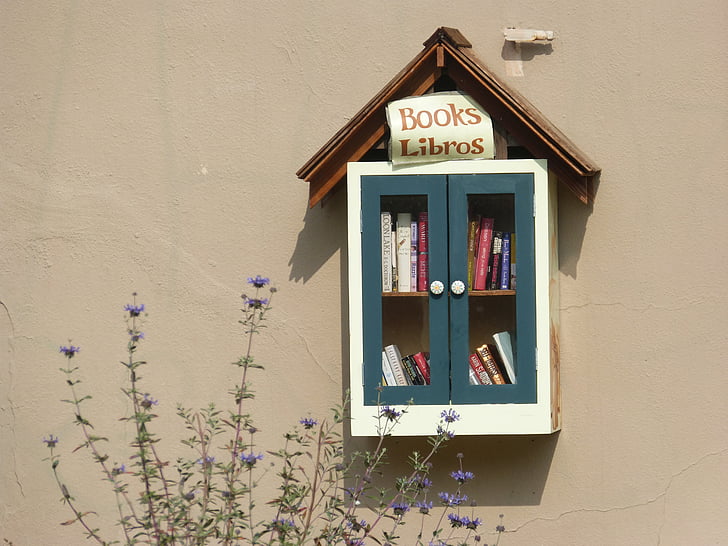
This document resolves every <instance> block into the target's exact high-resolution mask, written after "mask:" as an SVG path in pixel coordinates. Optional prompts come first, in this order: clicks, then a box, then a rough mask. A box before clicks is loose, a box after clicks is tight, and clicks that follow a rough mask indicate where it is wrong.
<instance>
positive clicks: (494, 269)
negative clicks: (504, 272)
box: [486, 231, 503, 290]
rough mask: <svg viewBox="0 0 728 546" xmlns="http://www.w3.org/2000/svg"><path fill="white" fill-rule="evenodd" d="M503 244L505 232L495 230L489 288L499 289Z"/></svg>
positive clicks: (487, 286) (487, 284)
mask: <svg viewBox="0 0 728 546" xmlns="http://www.w3.org/2000/svg"><path fill="white" fill-rule="evenodd" d="M502 245H503V233H501V232H500V231H494V232H493V250H492V252H491V259H490V270H489V271H488V281H487V282H486V289H487V290H497V289H498V284H499V282H498V279H499V271H500V265H501V250H502Z"/></svg>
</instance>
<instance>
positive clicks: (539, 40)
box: [503, 28, 554, 44]
mask: <svg viewBox="0 0 728 546" xmlns="http://www.w3.org/2000/svg"><path fill="white" fill-rule="evenodd" d="M503 35H504V36H505V37H506V41H507V42H515V43H517V44H524V43H532V44H547V43H548V42H550V41H552V40H553V39H554V32H553V31H552V30H535V29H532V28H506V29H504V30H503Z"/></svg>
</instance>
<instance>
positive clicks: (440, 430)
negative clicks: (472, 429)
mask: <svg viewBox="0 0 728 546" xmlns="http://www.w3.org/2000/svg"><path fill="white" fill-rule="evenodd" d="M437 435H438V436H441V435H442V436H447V438H448V439H449V440H452V439H453V438H455V433H454V432H453V431H452V430H447V429H445V428H443V427H442V426H441V425H437Z"/></svg>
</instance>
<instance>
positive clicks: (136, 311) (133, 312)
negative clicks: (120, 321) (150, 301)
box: [124, 303, 144, 317]
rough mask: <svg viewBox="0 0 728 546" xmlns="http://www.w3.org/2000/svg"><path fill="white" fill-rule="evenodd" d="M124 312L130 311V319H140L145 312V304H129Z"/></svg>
mask: <svg viewBox="0 0 728 546" xmlns="http://www.w3.org/2000/svg"><path fill="white" fill-rule="evenodd" d="M124 311H128V312H129V316H130V317H138V316H139V315H141V314H142V313H143V312H144V304H143V303H142V304H141V305H132V304H131V303H127V304H126V305H125V306H124Z"/></svg>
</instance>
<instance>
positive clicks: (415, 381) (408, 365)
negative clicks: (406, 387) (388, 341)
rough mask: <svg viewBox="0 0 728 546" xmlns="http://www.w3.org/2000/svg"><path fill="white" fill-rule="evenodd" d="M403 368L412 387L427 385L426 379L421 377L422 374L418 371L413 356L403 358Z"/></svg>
mask: <svg viewBox="0 0 728 546" xmlns="http://www.w3.org/2000/svg"><path fill="white" fill-rule="evenodd" d="M402 367H403V368H404V371H405V373H406V374H407V377H408V378H409V380H410V383H411V384H412V385H424V384H425V379H424V378H423V377H422V376H421V375H420V372H419V371H418V369H417V364H415V361H414V360H413V358H412V355H407V356H403V357H402Z"/></svg>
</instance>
